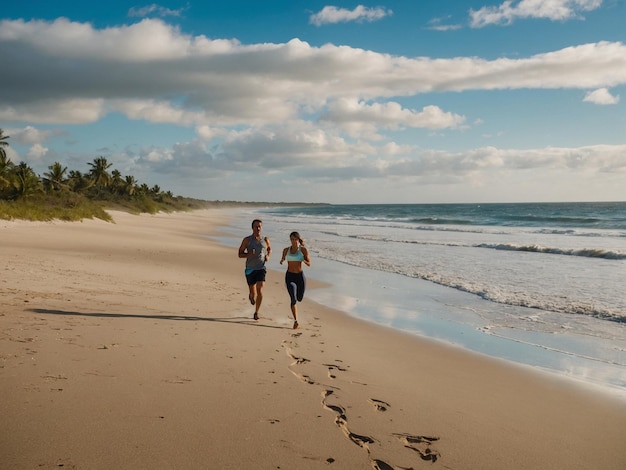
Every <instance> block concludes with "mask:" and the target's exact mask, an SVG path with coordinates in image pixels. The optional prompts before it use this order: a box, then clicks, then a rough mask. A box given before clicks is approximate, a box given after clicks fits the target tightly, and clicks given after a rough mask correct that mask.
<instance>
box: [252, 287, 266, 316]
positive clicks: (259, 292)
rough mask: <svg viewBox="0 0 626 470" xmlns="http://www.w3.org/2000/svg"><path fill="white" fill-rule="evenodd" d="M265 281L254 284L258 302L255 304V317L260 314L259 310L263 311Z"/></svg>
mask: <svg viewBox="0 0 626 470" xmlns="http://www.w3.org/2000/svg"><path fill="white" fill-rule="evenodd" d="M264 284H265V281H260V282H257V283H256V284H254V286H255V290H256V297H255V298H256V302H255V304H254V313H255V315H258V314H259V310H260V309H261V303H262V302H263V285H264Z"/></svg>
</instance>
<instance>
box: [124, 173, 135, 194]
mask: <svg viewBox="0 0 626 470" xmlns="http://www.w3.org/2000/svg"><path fill="white" fill-rule="evenodd" d="M136 190H137V180H136V179H135V177H134V176H130V175H129V176H127V177H126V179H125V180H124V193H125V194H126V195H127V196H134V195H135V191H136Z"/></svg>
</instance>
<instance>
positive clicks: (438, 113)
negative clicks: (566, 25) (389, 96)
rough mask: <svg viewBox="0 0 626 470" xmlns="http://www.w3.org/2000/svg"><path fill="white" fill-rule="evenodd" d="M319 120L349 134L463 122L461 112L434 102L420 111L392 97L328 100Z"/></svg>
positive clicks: (443, 126) (451, 126)
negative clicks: (371, 100) (376, 100)
mask: <svg viewBox="0 0 626 470" xmlns="http://www.w3.org/2000/svg"><path fill="white" fill-rule="evenodd" d="M320 120H321V121H323V122H330V123H332V124H333V125H337V126H339V127H342V128H344V129H345V130H346V131H347V132H349V133H350V134H351V135H353V136H356V135H361V136H365V134H367V133H371V134H373V135H375V133H376V130H377V129H380V128H383V129H391V130H399V129H405V128H424V129H445V128H456V127H459V126H460V125H461V124H463V123H464V122H465V118H464V117H463V116H460V115H458V114H454V113H450V112H445V111H443V110H442V109H441V108H439V107H438V106H433V105H431V106H425V107H424V108H423V109H422V110H421V111H415V110H411V109H406V108H403V107H402V106H401V105H400V104H399V103H396V102H393V101H389V102H387V103H372V104H367V103H365V102H363V101H357V100H353V99H347V98H343V99H339V100H337V101H335V102H332V103H330V105H329V106H328V109H327V111H326V112H324V113H323V114H322V115H321V117H320Z"/></svg>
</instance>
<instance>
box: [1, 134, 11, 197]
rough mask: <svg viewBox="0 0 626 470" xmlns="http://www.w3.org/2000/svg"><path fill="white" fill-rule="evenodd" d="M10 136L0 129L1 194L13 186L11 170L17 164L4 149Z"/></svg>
mask: <svg viewBox="0 0 626 470" xmlns="http://www.w3.org/2000/svg"><path fill="white" fill-rule="evenodd" d="M8 138H9V136H8V135H4V131H3V130H2V129H0V194H2V191H3V190H5V189H8V188H10V187H11V172H12V170H13V167H14V166H15V165H13V162H12V161H11V159H10V158H9V157H8V156H7V153H6V151H5V150H4V147H8V145H9V143H8V142H6V139H8Z"/></svg>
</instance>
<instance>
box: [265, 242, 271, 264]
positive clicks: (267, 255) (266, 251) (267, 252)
mask: <svg viewBox="0 0 626 470" xmlns="http://www.w3.org/2000/svg"><path fill="white" fill-rule="evenodd" d="M265 244H266V245H267V249H266V250H265V253H266V255H265V261H269V259H270V254H271V253H272V247H271V246H270V239H269V238H268V237H265Z"/></svg>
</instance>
